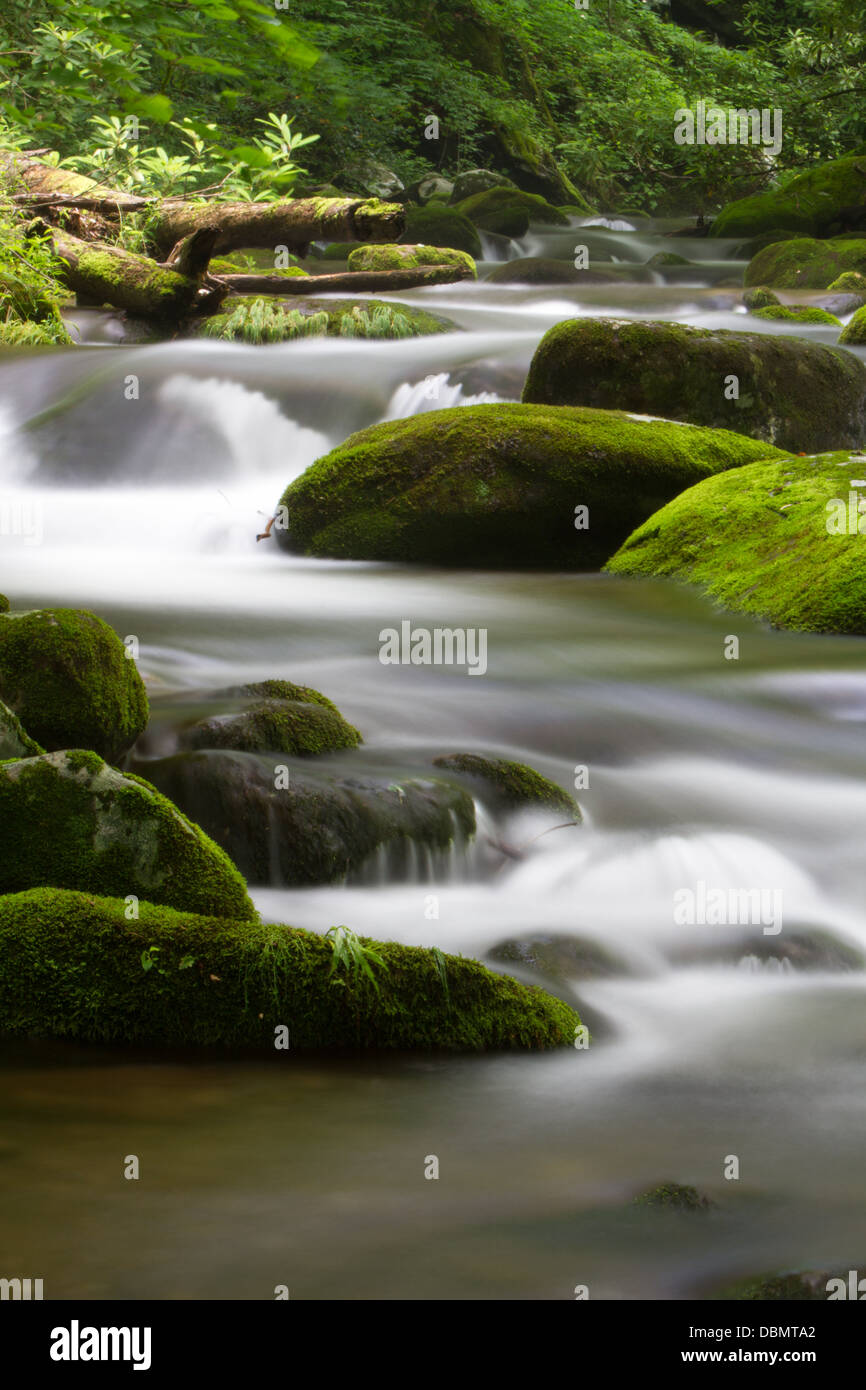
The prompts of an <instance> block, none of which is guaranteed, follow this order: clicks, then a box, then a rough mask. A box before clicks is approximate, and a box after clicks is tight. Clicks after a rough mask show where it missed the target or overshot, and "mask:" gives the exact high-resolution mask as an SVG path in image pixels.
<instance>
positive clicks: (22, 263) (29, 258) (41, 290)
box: [0, 199, 70, 347]
mask: <svg viewBox="0 0 866 1390" xmlns="http://www.w3.org/2000/svg"><path fill="white" fill-rule="evenodd" d="M60 269H61V266H60V262H59V260H58V258H57V256H56V255H55V254H54V250H53V247H52V246H51V243H50V239H49V238H47V237H46V236H45V235H43V234H42V232H41V230H39V229H36V228H34V229H32V230H28V228H27V226H26V225H25V224H24V223H23V222H22V221H21V220H20V219H19V218H17V217H16V215H15V213H14V211H13V209H12V205H11V204H10V203H8V202H6V201H5V200H2V199H0V344H2V345H4V346H7V347H44V346H50V345H51V344H54V343H68V342H69V341H70V338H69V334H68V333H67V331H66V328H65V326H64V324H63V320H62V319H61V317H60V305H61V303H62V302H64V301H65V300H68V298H69V294H68V291H67V290H66V289H65V288H64V286H63V285H62V284H61V282H60V279H59V274H58V273H59V271H60Z"/></svg>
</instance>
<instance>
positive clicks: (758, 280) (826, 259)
mask: <svg viewBox="0 0 866 1390" xmlns="http://www.w3.org/2000/svg"><path fill="white" fill-rule="evenodd" d="M864 163H866V161H864ZM848 270H853V271H857V272H862V271H863V270H866V237H864V238H862V239H859V238H856V239H854V240H849V239H847V238H846V239H841V238H840V239H839V240H836V241H814V240H811V239H809V238H806V237H799V238H797V239H795V240H794V241H783V242H781V243H777V244H776V245H775V246H768V247H767V248H766V249H765V250H764V251H759V252H758V254H757V256H755V257H754V258H753V259H752V260H751V261H750V262H749V264H748V266H747V267H746V274H745V283H746V284H747V285H775V286H776V288H777V289H781V290H826V289H827V288H828V287H829V286H830V285H831V284H833V283H834V282H835V281H836V280H838V278H839V276H840V275H842V274H843V273H844V272H845V271H848Z"/></svg>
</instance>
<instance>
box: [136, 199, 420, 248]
mask: <svg viewBox="0 0 866 1390" xmlns="http://www.w3.org/2000/svg"><path fill="white" fill-rule="evenodd" d="M206 224H215V225H216V226H218V227H219V236H218V238H217V241H216V246H215V247H214V251H215V252H216V253H221V252H224V251H235V250H237V249H238V248H239V247H243V246H271V247H273V246H287V247H289V249H290V250H291V249H292V248H295V247H306V246H308V245H309V243H310V242H311V241H382V242H390V241H397V240H398V239H399V237H401V236H402V234H403V232H404V231H405V228H406V209H405V208H404V207H402V206H401V205H400V204H399V203H383V202H381V201H380V200H379V199H378V198H287V199H283V200H282V201H280V202H277V203H213V202H211V203H189V202H175V201H168V200H164V201H163V202H161V203H158V204H156V205H155V209H154V212H153V215H152V217H151V219H150V221H149V222H148V228H147V231H148V236H149V237H151V238H152V239H153V241H154V242H155V243H156V245H157V246H159V247H160V249H161V250H167V249H168V248H169V247H170V246H173V245H174V244H175V242H177V241H179V240H180V239H181V237H185V236H189V234H190V233H191V232H194V231H196V230H197V228H199V227H201V226H204V225H206Z"/></svg>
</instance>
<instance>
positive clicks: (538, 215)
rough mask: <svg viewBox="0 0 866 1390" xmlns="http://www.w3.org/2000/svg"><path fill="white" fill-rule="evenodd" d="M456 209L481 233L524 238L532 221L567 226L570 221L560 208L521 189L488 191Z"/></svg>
mask: <svg viewBox="0 0 866 1390" xmlns="http://www.w3.org/2000/svg"><path fill="white" fill-rule="evenodd" d="M454 206H455V211H457V212H460V213H462V214H463V216H464V217H468V218H469V221H470V222H472V223H473V224H474V226H476V227H478V228H480V229H481V231H483V232H497V233H498V234H499V235H500V236H507V237H522V236H525V235H526V233H527V232H528V231H529V225H530V223H531V222H541V223H543V224H544V225H546V226H554V227H567V226H568V218H567V217H566V216H565V214H564V213H561V212H560V211H559V209H558V208H555V207H552V206H551V204H550V203H548V202H547V201H546V200H545V199H544V198H539V197H538V196H537V195H536V194H533V193H521V191H520V189H519V188H488V189H485V190H484V192H482V193H475V194H473V195H472V197H471V198H464V199H463V201H462V202H461V203H456V204H455V205H454Z"/></svg>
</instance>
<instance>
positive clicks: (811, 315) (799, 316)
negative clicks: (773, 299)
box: [755, 304, 841, 328]
mask: <svg viewBox="0 0 866 1390" xmlns="http://www.w3.org/2000/svg"><path fill="white" fill-rule="evenodd" d="M755 318H756V319H788V320H789V321H790V322H793V323H831V324H835V325H836V327H837V328H839V327H841V319H837V317H836V315H835V314H828V313H827V310H826V309H816V308H814V307H813V306H809V307H808V308H793V309H789V308H787V306H786V305H784V304H768V305H767V307H766V308H764V309H756V310H755Z"/></svg>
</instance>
